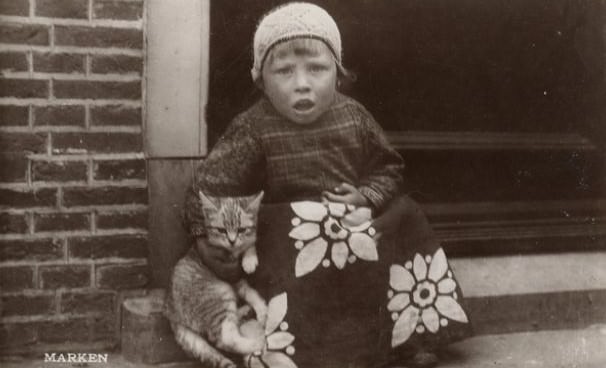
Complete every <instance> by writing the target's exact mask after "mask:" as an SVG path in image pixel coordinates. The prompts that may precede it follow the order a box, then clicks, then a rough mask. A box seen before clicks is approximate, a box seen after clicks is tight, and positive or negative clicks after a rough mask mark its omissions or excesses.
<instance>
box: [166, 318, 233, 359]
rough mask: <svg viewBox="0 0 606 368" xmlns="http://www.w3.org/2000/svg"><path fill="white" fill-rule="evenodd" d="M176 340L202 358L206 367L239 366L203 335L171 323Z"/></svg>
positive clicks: (191, 352) (186, 349) (189, 351)
mask: <svg viewBox="0 0 606 368" xmlns="http://www.w3.org/2000/svg"><path fill="white" fill-rule="evenodd" d="M171 325H172V328H173V331H174V333H175V340H176V341H177V343H178V344H179V345H180V346H181V347H182V348H183V350H185V351H186V352H187V353H189V354H191V355H193V356H194V358H196V359H198V360H200V362H201V363H202V365H203V366H204V367H205V368H206V367H208V368H237V366H236V364H234V362H232V361H231V360H229V359H228V358H227V357H225V356H224V355H223V354H221V352H219V351H218V350H217V349H215V348H214V347H213V346H212V345H210V344H209V343H208V342H207V341H206V340H205V339H204V338H203V337H202V336H200V335H198V334H197V333H195V332H193V331H192V330H190V329H189V328H187V327H185V326H183V325H180V324H177V323H171Z"/></svg>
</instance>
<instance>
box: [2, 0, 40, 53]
mask: <svg viewBox="0 0 606 368" xmlns="http://www.w3.org/2000/svg"><path fill="white" fill-rule="evenodd" d="M3 2H5V1H3ZM0 43H10V44H25V45H38V46H48V45H50V36H49V27H48V26H43V25H34V24H18V23H0Z"/></svg>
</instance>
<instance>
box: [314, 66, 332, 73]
mask: <svg viewBox="0 0 606 368" xmlns="http://www.w3.org/2000/svg"><path fill="white" fill-rule="evenodd" d="M326 69H328V68H327V67H326V66H324V65H311V66H310V67H309V71H310V72H312V73H318V72H322V71H324V70H326Z"/></svg>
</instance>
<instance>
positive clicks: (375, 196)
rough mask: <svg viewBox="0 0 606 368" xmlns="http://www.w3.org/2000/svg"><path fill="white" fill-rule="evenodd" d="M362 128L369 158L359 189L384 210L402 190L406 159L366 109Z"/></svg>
mask: <svg viewBox="0 0 606 368" xmlns="http://www.w3.org/2000/svg"><path fill="white" fill-rule="evenodd" d="M362 130H363V132H362V136H363V140H364V150H365V157H366V158H367V160H366V161H365V166H364V167H365V168H366V170H365V172H364V174H363V175H362V178H361V180H360V183H359V184H358V190H359V191H360V193H362V195H364V196H365V197H366V198H367V199H368V200H369V202H370V203H371V204H372V205H373V207H374V208H375V209H377V210H381V209H383V208H384V206H385V205H386V204H387V203H388V202H389V201H390V200H391V199H393V198H394V197H395V196H396V195H398V194H399V193H400V190H401V187H402V184H403V177H402V173H403V171H404V160H403V159H402V156H400V154H399V153H398V152H397V151H396V150H395V149H394V148H393V147H392V146H391V145H390V143H389V142H388V141H387V138H386V137H385V133H384V131H383V129H382V128H381V127H380V126H379V124H378V123H377V122H376V121H375V120H374V118H373V117H372V115H371V114H370V113H369V112H368V111H366V110H365V109H363V114H362Z"/></svg>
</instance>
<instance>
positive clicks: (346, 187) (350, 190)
mask: <svg viewBox="0 0 606 368" xmlns="http://www.w3.org/2000/svg"><path fill="white" fill-rule="evenodd" d="M322 196H323V197H324V198H326V199H327V200H328V201H331V202H338V203H345V204H353V205H354V206H368V205H369V202H368V199H367V198H366V197H364V196H363V195H362V193H360V191H359V190H358V188H356V187H354V186H353V185H351V184H348V183H341V185H339V186H338V187H336V188H335V189H334V192H328V191H325V192H322Z"/></svg>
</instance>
